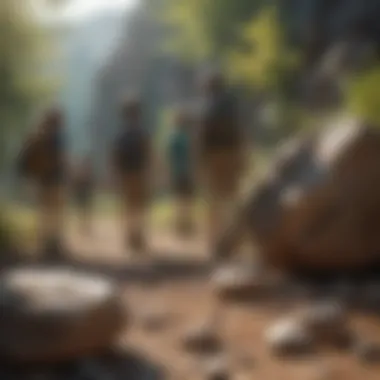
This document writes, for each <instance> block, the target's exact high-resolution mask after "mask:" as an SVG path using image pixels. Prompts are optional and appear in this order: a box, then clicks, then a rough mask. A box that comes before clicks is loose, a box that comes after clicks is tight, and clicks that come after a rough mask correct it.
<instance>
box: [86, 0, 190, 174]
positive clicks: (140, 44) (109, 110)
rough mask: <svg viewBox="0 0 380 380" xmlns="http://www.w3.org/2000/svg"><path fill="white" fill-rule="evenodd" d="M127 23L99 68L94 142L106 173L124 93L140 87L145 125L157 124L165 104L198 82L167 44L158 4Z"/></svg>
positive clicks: (139, 10)
mask: <svg viewBox="0 0 380 380" xmlns="http://www.w3.org/2000/svg"><path fill="white" fill-rule="evenodd" d="M124 25H125V28H124V29H122V30H121V33H120V38H119V40H118V42H117V45H116V46H115V49H114V51H113V53H112V55H111V56H110V57H109V58H108V60H107V62H106V64H105V65H103V67H101V68H100V69H99V70H98V72H97V74H96V77H95V82H94V87H93V92H92V98H91V99H90V102H91V103H90V112H89V119H88V123H89V125H90V129H91V131H92V133H91V135H92V137H93V139H92V141H91V144H92V146H93V147H96V154H95V155H94V158H95V159H96V160H97V167H98V169H99V171H100V172H101V173H106V165H107V155H108V154H109V149H110V145H111V143H112V141H113V139H114V136H115V134H116V130H117V128H118V126H119V123H120V119H119V114H120V113H119V105H120V98H121V97H122V96H123V95H125V94H126V93H129V92H136V93H138V94H139V95H140V96H141V98H142V101H143V104H144V118H145V120H144V121H145V125H146V127H147V128H149V129H151V130H153V129H155V127H156V124H157V122H158V120H159V119H160V112H161V111H162V110H163V109H164V108H165V106H166V105H168V104H172V103H173V102H174V101H176V100H178V99H181V98H184V97H186V95H187V94H188V93H189V86H191V85H192V83H193V80H192V79H193V78H192V71H191V70H187V69H186V68H184V67H183V66H182V65H181V64H179V62H178V61H176V59H175V58H174V57H172V56H170V55H169V54H168V53H167V52H164V51H163V50H162V47H163V41H164V36H165V33H166V30H165V29H164V27H163V25H162V23H160V22H158V20H157V14H156V12H155V8H153V7H152V6H151V5H150V6H145V7H144V6H143V5H142V6H140V7H138V8H137V9H136V10H135V11H134V12H133V13H131V14H130V15H129V16H128V19H126V20H125V22H124ZM190 92H191V91H190Z"/></svg>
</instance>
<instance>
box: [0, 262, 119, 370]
mask: <svg viewBox="0 0 380 380" xmlns="http://www.w3.org/2000/svg"><path fill="white" fill-rule="evenodd" d="M0 289H1V295H0V308H1V313H0V336H1V340H0V357H1V358H2V359H3V360H5V361H9V362H12V363H20V364H21V363H39V362H62V361H67V360H72V359H76V358H78V357H81V356H83V355H85V356H88V355H91V354H93V353H94V352H96V351H97V350H102V349H104V348H106V347H108V346H109V345H111V344H112V343H113V342H114V340H115V339H116V337H117V336H118V334H119V333H120V332H121V330H122V328H123V327H124V324H125V322H126V318H125V317H126V314H125V310H124V307H123V304H122V300H121V295H120V291H119V289H118V287H117V286H116V285H115V284H114V283H112V282H111V281H109V280H107V279H105V278H102V277H99V276H92V275H88V274H83V273H78V272H73V271H70V270H68V269H56V268H55V269H15V270H11V271H7V272H5V273H3V275H2V276H1V277H0Z"/></svg>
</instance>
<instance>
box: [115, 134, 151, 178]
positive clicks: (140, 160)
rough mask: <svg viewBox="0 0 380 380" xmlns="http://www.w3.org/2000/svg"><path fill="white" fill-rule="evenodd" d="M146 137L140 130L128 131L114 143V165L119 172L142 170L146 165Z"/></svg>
mask: <svg viewBox="0 0 380 380" xmlns="http://www.w3.org/2000/svg"><path fill="white" fill-rule="evenodd" d="M147 139H148V137H147V135H146V132H145V131H144V130H142V129H141V128H134V129H128V130H126V131H123V132H122V133H121V135H119V136H118V138H117V140H116V143H115V152H114V153H115V154H114V165H115V167H116V169H117V170H119V171H121V172H128V171H138V170H142V169H143V167H144V166H145V165H146V163H147V158H148V152H147Z"/></svg>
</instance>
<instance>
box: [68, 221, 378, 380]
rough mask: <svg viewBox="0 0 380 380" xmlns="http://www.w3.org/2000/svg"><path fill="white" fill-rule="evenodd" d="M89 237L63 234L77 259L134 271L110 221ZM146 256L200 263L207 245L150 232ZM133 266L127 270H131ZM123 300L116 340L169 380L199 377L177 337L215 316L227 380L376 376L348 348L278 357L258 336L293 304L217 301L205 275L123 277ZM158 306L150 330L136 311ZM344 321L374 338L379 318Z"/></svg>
mask: <svg viewBox="0 0 380 380" xmlns="http://www.w3.org/2000/svg"><path fill="white" fill-rule="evenodd" d="M96 229H97V230H96V231H95V233H94V237H93V238H81V237H79V236H77V235H76V234H75V233H74V232H71V233H69V243H70V245H71V248H72V250H73V251H74V252H76V254H75V255H76V256H77V257H78V258H81V259H82V260H85V261H86V262H89V263H90V262H91V263H99V264H101V265H102V266H103V267H107V268H113V269H112V270H114V272H112V270H111V273H116V272H117V273H119V272H118V271H122V270H123V268H129V269H131V268H132V269H133V268H134V267H137V266H138V265H139V264H138V263H135V262H134V261H133V260H132V259H130V258H129V257H128V255H127V254H126V253H125V252H124V249H123V247H122V242H121V239H120V235H119V233H118V231H117V228H115V227H114V226H113V225H112V224H111V223H110V222H108V223H103V224H102V225H101V224H99V225H97V226H96ZM150 247H151V252H152V258H147V259H146V260H144V262H143V263H142V264H141V265H149V261H150V260H158V259H161V260H163V259H165V260H166V262H170V261H171V260H172V261H174V260H177V261H178V262H181V260H184V261H185V260H194V261H196V262H198V263H202V261H203V260H204V259H205V257H206V256H207V255H206V250H205V246H204V244H203V243H202V238H199V237H198V238H196V239H195V241H193V242H188V243H186V242H183V241H180V240H178V239H176V238H175V237H173V236H171V235H170V233H169V232H162V231H160V232H155V233H154V235H153V238H152V241H151V244H150ZM132 269H131V271H132ZM121 278H122V281H123V284H124V285H125V301H126V303H127V305H128V307H129V309H130V310H131V314H132V317H135V318H132V324H131V325H130V326H129V327H128V329H127V330H126V332H125V335H124V336H123V337H122V344H123V345H126V346H128V347H129V348H132V349H136V350H138V351H139V352H140V353H142V354H143V355H145V356H146V357H147V358H149V359H151V360H152V361H153V362H156V363H158V364H159V365H160V366H164V367H165V368H166V369H167V371H168V378H169V379H177V380H186V379H189V380H190V379H191V380H201V379H203V378H205V377H204V367H203V365H204V362H205V360H206V358H205V357H203V358H202V357H197V356H195V355H194V354H190V353H187V352H186V351H185V350H184V348H183V346H182V344H181V337H182V336H183V334H184V332H186V331H187V330H188V328H190V327H192V326H195V325H196V324H198V323H202V322H203V321H205V320H207V319H210V317H211V316H212V315H213V313H214V312H215V311H216V313H218V316H219V319H218V324H219V325H218V329H219V332H220V333H221V335H222V338H223V342H224V346H225V353H224V354H223V355H224V357H225V360H226V361H227V364H228V367H229V368H230V371H231V374H232V375H231V378H232V379H236V380H240V379H241V380H243V379H263V380H279V379H282V380H308V379H310V380H312V379H313V380H314V379H315V380H317V379H321V380H323V379H326V380H327V379H337V380H338V379H342V380H359V379H366V380H372V379H373V380H375V379H379V376H380V365H378V366H376V365H371V366H369V365H364V364H363V363H360V362H359V360H358V359H357V358H356V357H355V356H354V354H353V353H352V352H347V351H346V352H344V351H343V352H339V351H333V350H328V349H326V350H321V351H320V352H319V353H316V354H313V355H311V356H309V357H307V358H303V359H298V360H297V359H292V360H290V359H287V360H285V359H282V360H281V359H277V358H275V357H274V356H273V355H272V354H271V353H270V351H269V349H268V347H267V346H266V344H265V341H264V338H263V334H264V331H265V329H266V328H267V326H268V325H270V324H271V322H273V321H274V320H276V318H278V317H280V316H281V315H283V313H284V312H286V311H288V310H292V308H294V307H295V306H297V305H294V304H292V303H288V304H287V303H284V302H279V301H276V300H275V299H271V300H269V299H268V300H265V299H261V300H259V299H257V300H251V302H246V303H240V304H234V303H219V302H217V301H216V297H215V295H214V294H213V291H212V289H211V286H210V283H209V282H208V280H207V276H202V275H201V274H199V273H194V274H192V275H189V276H183V277H182V278H181V277H177V278H176V277H175V276H173V275H170V276H169V275H168V276H167V278H162V279H161V280H160V281H156V282H154V283H149V282H145V281H130V278H129V277H128V274H125V275H124V277H123V276H122V277H121ZM156 307H158V308H161V309H164V311H165V313H167V315H168V320H169V322H168V324H167V325H165V326H162V327H161V328H158V329H156V330H154V331H152V330H148V329H146V328H145V327H144V326H143V324H142V323H140V321H139V318H138V315H139V313H141V312H143V311H144V310H145V309H147V308H148V309H150V308H153V309H154V308H156ZM350 319H351V322H352V324H353V326H355V330H357V331H358V332H360V333H363V334H364V333H365V334H368V336H369V337H372V338H374V339H379V340H380V323H379V319H377V318H376V317H373V316H370V315H368V313H364V312H360V311H359V312H352V313H351V314H350Z"/></svg>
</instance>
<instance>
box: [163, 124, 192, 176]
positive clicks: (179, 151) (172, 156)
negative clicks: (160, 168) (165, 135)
mask: <svg viewBox="0 0 380 380" xmlns="http://www.w3.org/2000/svg"><path fill="white" fill-rule="evenodd" d="M168 153H169V164H170V169H171V173H172V175H173V176H174V177H175V178H180V177H183V176H188V175H190V166H191V157H190V137H189V135H188V134H187V133H186V132H185V131H182V130H176V131H174V132H172V134H171V136H170V139H169V152H168Z"/></svg>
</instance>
